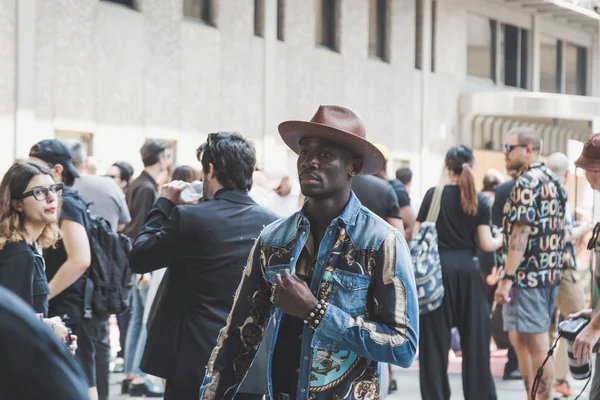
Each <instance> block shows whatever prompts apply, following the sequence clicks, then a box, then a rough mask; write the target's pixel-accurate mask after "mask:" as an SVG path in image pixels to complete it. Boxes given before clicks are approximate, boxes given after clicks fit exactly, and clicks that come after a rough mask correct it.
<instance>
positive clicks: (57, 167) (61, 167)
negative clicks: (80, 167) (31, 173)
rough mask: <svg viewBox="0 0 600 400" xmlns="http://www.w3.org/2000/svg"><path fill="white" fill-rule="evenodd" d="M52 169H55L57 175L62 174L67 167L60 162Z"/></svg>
mask: <svg viewBox="0 0 600 400" xmlns="http://www.w3.org/2000/svg"><path fill="white" fill-rule="evenodd" d="M52 170H53V171H54V173H55V174H56V175H57V176H62V173H63V171H64V170H65V167H63V166H62V165H60V164H56V165H54V166H53V167H52Z"/></svg>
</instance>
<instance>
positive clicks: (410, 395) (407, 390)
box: [110, 368, 589, 400]
mask: <svg viewBox="0 0 600 400" xmlns="http://www.w3.org/2000/svg"><path fill="white" fill-rule="evenodd" d="M394 375H395V377H396V381H397V382H398V387H399V391H398V392H396V393H394V394H393V395H390V396H388V397H387V398H386V399H388V400H420V399H421V395H420V392H419V373H418V371H407V370H401V369H399V368H398V369H396V370H395V374H394ZM121 379H123V375H122V374H112V377H111V383H112V384H111V388H110V389H111V396H110V398H111V400H112V399H115V400H125V399H134V397H129V396H122V395H120V393H121V392H120V391H121V385H120V382H121ZM583 385H585V381H573V387H574V389H575V390H576V393H577V394H579V392H580V391H581V389H583ZM450 386H451V390H452V400H459V399H462V398H463V396H462V379H461V376H460V374H456V373H451V374H450ZM588 387H589V386H588ZM496 390H497V393H498V400H527V396H526V394H525V389H524V387H523V384H522V383H521V381H508V382H507V381H503V380H502V379H498V378H496ZM587 393H589V391H587ZM588 396H589V394H584V395H583V396H581V397H580V399H581V400H587V399H588ZM572 399H574V397H572Z"/></svg>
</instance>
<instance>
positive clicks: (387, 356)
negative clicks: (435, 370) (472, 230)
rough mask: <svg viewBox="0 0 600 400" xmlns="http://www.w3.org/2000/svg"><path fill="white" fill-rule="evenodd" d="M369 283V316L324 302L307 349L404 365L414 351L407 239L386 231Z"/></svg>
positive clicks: (415, 310)
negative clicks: (340, 352)
mask: <svg viewBox="0 0 600 400" xmlns="http://www.w3.org/2000/svg"><path fill="white" fill-rule="evenodd" d="M372 282H373V297H374V299H373V304H377V305H378V306H377V307H374V310H373V315H372V317H371V318H370V319H367V318H366V317H365V318H362V317H356V316H352V315H350V314H348V313H346V312H345V311H344V310H342V309H341V308H339V307H337V306H335V305H333V304H328V306H327V309H326V311H325V314H324V316H323V318H322V319H321V322H320V323H319V325H318V327H317V329H316V330H315V334H314V336H313V339H312V347H314V348H320V349H325V350H337V349H344V350H350V351H352V352H354V353H356V354H358V355H360V356H362V357H365V358H368V359H371V360H375V361H379V362H385V363H389V364H394V365H398V366H401V367H404V368H407V367H409V366H410V365H411V364H412V362H413V360H414V357H415V354H416V352H417V342H418V338H419V302H418V299H417V290H416V285H415V278H414V272H413V266H412V262H411V261H410V255H409V250H408V246H406V242H405V241H404V240H403V239H402V238H401V237H400V235H399V233H397V232H396V231H393V232H390V234H389V235H388V237H387V238H386V239H385V241H384V242H383V244H382V245H381V246H380V248H379V249H378V251H377V254H376V258H375V268H374V272H373V277H372Z"/></svg>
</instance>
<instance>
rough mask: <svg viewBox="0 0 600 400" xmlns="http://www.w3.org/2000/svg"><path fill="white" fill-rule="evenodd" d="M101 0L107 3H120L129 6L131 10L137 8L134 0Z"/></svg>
mask: <svg viewBox="0 0 600 400" xmlns="http://www.w3.org/2000/svg"><path fill="white" fill-rule="evenodd" d="M102 1H106V2H108V3H117V4H121V5H124V6H126V7H129V8H131V9H132V10H137V4H136V0H102Z"/></svg>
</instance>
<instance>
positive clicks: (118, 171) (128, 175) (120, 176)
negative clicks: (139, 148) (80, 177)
mask: <svg viewBox="0 0 600 400" xmlns="http://www.w3.org/2000/svg"><path fill="white" fill-rule="evenodd" d="M106 176H107V177H109V178H112V179H113V180H114V181H115V182H117V184H118V185H119V187H120V188H121V190H122V191H123V193H127V188H128V187H129V185H130V184H131V182H132V181H133V167H132V166H131V164H129V163H127V162H125V161H119V162H116V163H114V164H113V165H111V166H110V168H109V169H108V171H107V172H106Z"/></svg>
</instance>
